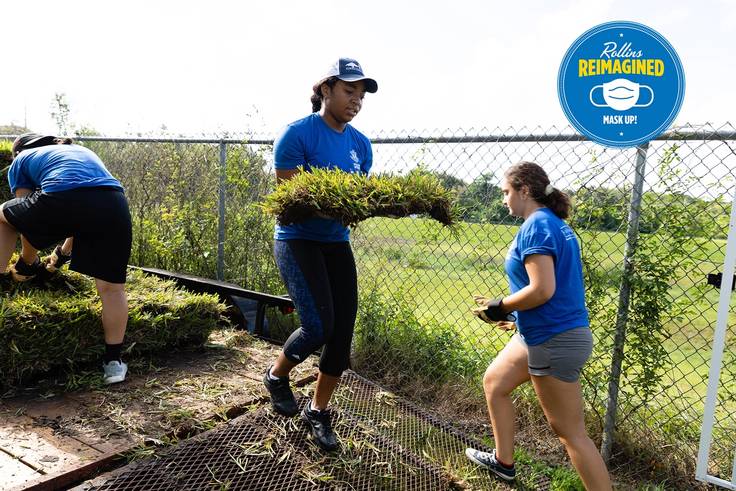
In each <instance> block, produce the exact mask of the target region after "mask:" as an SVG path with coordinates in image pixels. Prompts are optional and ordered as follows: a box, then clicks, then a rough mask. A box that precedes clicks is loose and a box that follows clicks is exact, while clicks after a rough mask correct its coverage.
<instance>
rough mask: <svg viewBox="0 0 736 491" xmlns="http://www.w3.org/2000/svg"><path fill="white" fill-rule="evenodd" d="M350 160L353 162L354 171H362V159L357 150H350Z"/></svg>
mask: <svg viewBox="0 0 736 491" xmlns="http://www.w3.org/2000/svg"><path fill="white" fill-rule="evenodd" d="M350 159H351V160H352V161H353V170H355V171H359V170H360V158H359V157H358V152H356V151H355V149H353V150H350Z"/></svg>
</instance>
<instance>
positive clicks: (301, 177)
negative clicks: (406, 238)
mask: <svg viewBox="0 0 736 491" xmlns="http://www.w3.org/2000/svg"><path fill="white" fill-rule="evenodd" d="M263 208H264V209H265V210H266V211H267V212H268V213H270V214H272V215H275V216H276V218H277V219H278V221H279V223H281V224H282V225H289V224H291V223H296V222H301V221H304V220H306V219H308V218H312V217H314V216H319V215H323V216H328V217H331V218H334V219H336V220H340V221H341V222H342V223H343V224H344V225H346V226H349V225H355V224H357V223H358V222H361V221H363V220H366V219H368V218H371V217H382V216H384V217H385V216H389V217H406V216H409V215H428V216H429V217H431V218H434V219H435V220H437V221H439V222H440V223H442V224H443V225H453V224H455V223H456V222H457V219H458V211H457V208H456V207H455V205H454V203H453V195H452V192H451V191H449V190H447V189H445V188H444V187H443V186H442V183H441V182H440V181H439V179H437V177H435V176H434V175H432V174H430V173H428V172H426V171H421V170H418V171H413V172H410V173H409V174H408V175H406V176H391V175H387V174H384V175H376V176H364V175H361V174H350V173H346V172H342V171H340V170H325V169H313V170H312V171H311V172H300V173H298V174H297V175H296V176H294V177H293V178H292V179H289V180H287V181H283V182H282V183H281V184H279V185H278V186H277V188H276V190H275V191H274V192H273V193H271V194H270V195H268V196H267V197H266V200H265V202H264V204H263Z"/></svg>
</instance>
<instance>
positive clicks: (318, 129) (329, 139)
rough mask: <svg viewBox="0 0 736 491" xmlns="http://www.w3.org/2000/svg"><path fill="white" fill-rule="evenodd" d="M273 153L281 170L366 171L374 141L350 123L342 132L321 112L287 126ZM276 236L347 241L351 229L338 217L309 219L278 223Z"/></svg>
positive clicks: (275, 143)
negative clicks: (325, 119)
mask: <svg viewBox="0 0 736 491" xmlns="http://www.w3.org/2000/svg"><path fill="white" fill-rule="evenodd" d="M273 154H274V158H273V160H274V167H275V168H276V169H279V170H288V169H296V168H297V167H299V166H302V167H304V170H305V171H307V172H309V171H310V170H311V169H313V168H318V167H321V168H327V169H341V170H343V171H345V172H361V173H363V174H367V173H368V171H369V170H370V168H371V166H372V165H373V151H372V150H371V142H370V140H368V138H366V136H365V135H363V134H362V133H361V132H359V131H358V130H356V129H355V128H353V127H352V126H350V125H349V124H348V125H346V126H345V129H344V130H343V132H342V133H339V132H337V131H335V130H334V129H333V128H331V127H329V126H328V125H327V123H325V122H324V121H323V120H322V117H321V116H320V115H319V113H312V114H310V115H309V116H307V117H306V118H304V119H300V120H299V121H295V122H293V123H291V124H290V125H288V126H287V127H286V129H285V130H284V132H283V133H282V134H281V135H280V136H279V137H278V138H277V139H276V141H275V142H274V145H273ZM274 239H276V240H289V239H306V240H315V241H319V242H346V241H348V240H349V239H350V231H349V230H348V228H347V227H345V226H344V225H343V224H342V223H340V221H338V220H331V219H327V218H310V219H308V220H305V221H303V222H299V223H294V224H291V225H279V224H278V223H277V224H276V231H275V233H274Z"/></svg>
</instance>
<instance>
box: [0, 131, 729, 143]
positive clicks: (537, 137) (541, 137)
mask: <svg viewBox="0 0 736 491" xmlns="http://www.w3.org/2000/svg"><path fill="white" fill-rule="evenodd" d="M17 136H18V135H0V140H14V139H15V138H16V137H17ZM74 139H75V140H77V141H87V142H124V143H204V144H226V145H242V144H248V145H271V144H273V139H272V138H257V139H255V138H253V139H249V138H243V139H237V138H168V137H151V138H136V137H109V136H78V137H74ZM654 140H655V141H668V140H669V141H671V140H677V141H685V140H701V141H703V140H705V141H718V140H736V131H733V130H729V131H702V130H700V131H668V132H665V133H662V134H661V135H659V136H658V137H657V138H655V139H654ZM582 141H590V139H589V138H587V137H586V136H584V135H580V134H577V133H557V134H551V133H550V134H547V133H541V134H532V133H529V134H518V135H510V134H498V135H491V134H489V135H461V136H408V135H407V136H400V137H391V138H371V142H372V143H374V144H426V143H545V142H582Z"/></svg>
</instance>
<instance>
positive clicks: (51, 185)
mask: <svg viewBox="0 0 736 491" xmlns="http://www.w3.org/2000/svg"><path fill="white" fill-rule="evenodd" d="M8 182H9V183H10V190H11V192H12V193H14V195H15V196H16V198H15V199H11V200H10V201H7V202H5V203H3V205H2V206H1V207H0V272H2V273H3V274H12V275H13V278H14V279H15V280H16V281H26V280H29V279H31V278H33V277H34V276H36V275H37V274H39V273H42V272H43V271H44V269H48V270H49V271H53V270H55V269H56V268H58V267H60V266H61V265H62V264H63V263H64V262H66V261H67V260H68V259H69V258H70V254H71V248H72V242H73V246H74V254H73V257H72V258H71V264H70V269H72V270H74V271H77V272H79V273H83V274H87V275H89V276H92V277H93V278H95V285H96V287H97V292H98V293H99V295H100V299H101V300H102V328H103V330H104V335H105V355H104V357H103V365H102V368H103V371H104V382H105V383H107V384H112V383H117V382H122V381H123V380H125V375H126V373H127V370H128V367H127V365H126V364H125V363H123V361H122V360H121V358H120V355H121V350H122V346H123V344H122V343H123V337H124V336H125V328H126V326H127V323H128V299H127V295H126V293H125V275H126V269H127V266H128V258H129V257H130V247H131V240H132V227H131V221H130V212H129V210H128V202H127V200H126V198H125V193H124V190H123V186H122V185H121V184H120V182H119V181H118V180H117V179H115V178H114V177H113V176H112V175H111V174H110V172H108V170H107V168H105V165H104V164H103V163H102V161H101V160H100V158H99V157H98V156H97V155H96V154H95V153H94V152H92V151H91V150H89V149H87V148H85V147H82V146H79V145H74V144H73V143H72V140H71V139H70V138H57V137H55V136H44V135H38V134H35V133H26V134H24V135H21V136H19V137H18V138H17V139H16V140H15V142H13V163H12V164H11V165H10V169H9V170H8ZM18 234H21V245H22V249H21V254H20V257H19V258H18V261H17V262H16V263H15V265H14V266H13V267H12V269H11V271H10V272H7V265H8V261H9V260H10V257H11V255H12V254H13V251H14V249H15V246H16V241H17V239H18ZM72 237H73V239H72ZM63 239H66V240H65V241H64V244H63V245H62V246H57V247H56V249H55V250H54V253H52V254H51V256H50V257H49V258H48V260H47V261H45V262H46V264H43V263H42V262H41V260H40V259H39V257H38V250H39V249H45V248H47V247H50V246H52V245H54V244H56V243H58V242H59V241H61V240H63Z"/></svg>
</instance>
